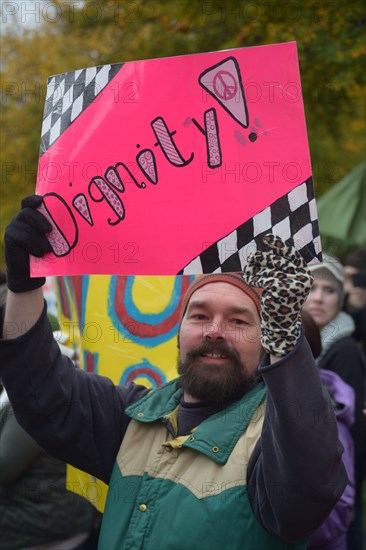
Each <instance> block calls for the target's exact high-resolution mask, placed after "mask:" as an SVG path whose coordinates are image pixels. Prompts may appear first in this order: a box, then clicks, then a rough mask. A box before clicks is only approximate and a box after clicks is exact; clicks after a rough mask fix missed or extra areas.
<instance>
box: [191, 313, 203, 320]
mask: <svg viewBox="0 0 366 550" xmlns="http://www.w3.org/2000/svg"><path fill="white" fill-rule="evenodd" d="M191 319H196V321H204V320H205V319H207V316H206V315H204V314H203V313H194V314H193V315H191Z"/></svg>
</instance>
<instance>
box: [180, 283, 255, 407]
mask: <svg viewBox="0 0 366 550" xmlns="http://www.w3.org/2000/svg"><path fill="white" fill-rule="evenodd" d="M179 344H180V358H179V364H178V372H179V374H181V375H182V384H183V389H184V397H185V399H186V400H190V401H205V402H222V401H228V400H234V399H238V398H240V397H241V396H242V395H243V394H244V393H245V392H246V391H248V389H250V388H251V387H253V386H254V385H255V384H256V382H257V381H258V375H257V374H256V370H257V367H258V365H259V362H260V358H261V355H262V348H261V343H260V319H259V314H258V312H257V309H256V307H255V305H254V302H253V301H252V300H251V298H249V296H247V295H246V294H245V293H244V292H243V291H242V290H240V289H239V288H237V287H235V286H233V285H231V284H229V283H223V282H214V283H209V284H206V285H205V286H203V287H201V288H199V289H197V290H196V291H195V292H194V293H193V294H192V296H191V299H190V301H189V303H188V306H187V310H186V313H185V315H184V317H183V320H182V324H181V328H180V333H179Z"/></svg>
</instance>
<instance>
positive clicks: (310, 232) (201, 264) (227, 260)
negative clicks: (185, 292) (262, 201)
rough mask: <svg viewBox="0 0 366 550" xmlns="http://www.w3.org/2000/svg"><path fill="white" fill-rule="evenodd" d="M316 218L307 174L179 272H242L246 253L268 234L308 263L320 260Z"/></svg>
mask: <svg viewBox="0 0 366 550" xmlns="http://www.w3.org/2000/svg"><path fill="white" fill-rule="evenodd" d="M317 218H318V216H317V210H316V203H315V198H314V190H313V181H312V178H311V177H310V178H308V179H307V180H306V181H305V182H303V183H301V184H300V185H298V186H297V187H295V188H294V189H293V190H292V191H290V192H289V193H287V194H286V195H283V196H282V197H281V198H279V199H278V200H276V201H275V202H273V203H272V204H271V205H269V206H267V208H265V209H264V210H262V211H261V212H259V213H258V214H256V215H255V216H254V217H253V218H250V219H249V220H248V221H246V222H245V223H243V224H242V225H240V226H239V227H237V228H236V229H234V231H232V232H231V233H230V234H229V235H226V237H224V238H223V239H220V240H219V241H217V242H216V243H214V244H211V245H210V246H208V248H206V249H205V250H203V252H202V253H201V254H199V255H198V256H196V258H194V259H193V260H192V261H191V262H190V263H189V264H187V265H186V266H185V267H184V268H183V269H182V270H181V271H180V272H179V275H182V274H183V275H186V274H187V275H191V274H198V273H225V272H230V271H232V272H237V271H242V270H243V268H244V266H245V264H246V263H247V258H248V256H249V254H251V253H252V252H255V251H256V250H257V249H261V247H262V238H263V236H264V235H266V234H267V233H273V234H274V235H276V236H279V237H281V238H282V239H284V240H285V241H287V242H288V243H289V244H292V245H295V247H296V248H297V249H298V250H299V252H300V253H301V254H302V256H303V257H304V259H305V260H306V261H307V263H308V264H312V263H317V262H318V261H320V262H321V261H322V254H321V243H320V236H319V226H318V219H317Z"/></svg>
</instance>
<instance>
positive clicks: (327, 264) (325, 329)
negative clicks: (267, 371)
mask: <svg viewBox="0 0 366 550" xmlns="http://www.w3.org/2000/svg"><path fill="white" fill-rule="evenodd" d="M310 270H311V272H312V274H313V276H314V282H313V286H312V288H311V290H310V293H309V295H308V297H307V300H306V302H305V304H304V311H307V312H308V313H309V314H310V315H311V316H312V318H313V320H314V321H315V323H316V324H317V325H318V327H319V329H320V335H321V343H322V351H321V354H320V356H319V357H318V366H319V368H320V369H325V370H329V371H332V372H335V373H336V374H338V375H339V376H340V377H341V378H342V379H343V380H344V381H345V382H346V383H347V384H348V385H349V386H351V387H352V388H353V390H354V392H355V422H354V424H353V426H352V429H351V431H352V437H353V440H354V445H355V478H356V480H358V479H359V477H360V475H362V474H361V472H360V457H361V455H362V452H363V441H364V433H365V417H364V415H363V404H364V386H363V383H364V368H365V365H364V357H363V354H362V351H361V349H360V348H359V346H358V345H357V343H356V342H355V340H354V339H353V337H352V335H353V333H354V330H355V323H354V321H353V319H352V317H351V316H350V315H349V314H348V313H346V312H344V311H342V306H343V301H344V269H343V266H342V264H341V263H340V262H339V261H338V260H337V259H336V258H333V257H331V256H328V255H326V254H324V262H323V263H322V264H315V265H312V266H310ZM361 499H362V487H360V485H359V483H357V481H356V496H355V501H356V506H357V505H358V504H357V503H359V502H360V501H361ZM351 529H352V524H351ZM362 539H363V537H361V540H360V541H359V543H358V545H357V546H354V547H353V548H354V550H356V549H357V550H363V540H362ZM359 544H361V546H360V545H359Z"/></svg>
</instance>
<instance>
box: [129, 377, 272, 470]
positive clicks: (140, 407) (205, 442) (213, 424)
mask: <svg viewBox="0 0 366 550" xmlns="http://www.w3.org/2000/svg"><path fill="white" fill-rule="evenodd" d="M265 391H266V390H265V386H264V383H263V382H259V383H258V384H257V386H256V387H255V388H253V389H252V390H251V391H249V392H248V393H247V394H245V395H244V396H243V397H242V398H241V399H240V400H239V401H235V402H234V403H232V404H231V405H229V406H228V407H227V408H226V409H224V410H223V411H220V412H218V413H216V414H213V415H212V416H210V417H209V418H207V419H206V420H204V421H203V422H202V423H201V424H200V425H199V426H198V427H197V428H196V429H195V430H194V432H193V433H192V434H191V435H189V436H186V437H183V438H180V442H179V445H177V446H183V447H190V448H192V449H195V450H196V451H198V452H201V453H202V454H205V455H206V456H208V457H209V458H211V459H212V460H214V461H215V462H217V463H218V464H225V463H226V462H227V460H228V458H229V456H230V454H231V452H232V450H233V448H234V447H235V445H236V443H237V442H238V440H239V438H240V436H241V435H242V434H243V432H244V431H245V430H246V428H247V426H248V424H249V422H250V420H251V418H252V416H253V414H254V412H255V411H256V409H257V408H258V407H259V405H260V404H261V403H262V402H263V400H264V398H265ZM182 396H183V391H182V388H181V386H180V382H179V379H175V380H172V381H171V382H168V383H167V384H164V385H163V386H161V387H160V388H158V389H156V390H153V391H151V392H150V393H148V394H147V395H146V396H144V397H143V398H142V399H140V400H139V401H137V402H136V403H134V404H132V405H130V406H129V407H128V408H127V409H126V414H127V415H128V416H130V417H131V418H132V419H134V420H136V421H138V422H142V423H149V422H156V421H159V420H160V421H163V420H164V417H166V416H168V415H169V414H170V413H171V412H172V411H174V409H175V408H176V407H177V405H178V404H179V402H180V400H181V398H182Z"/></svg>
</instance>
